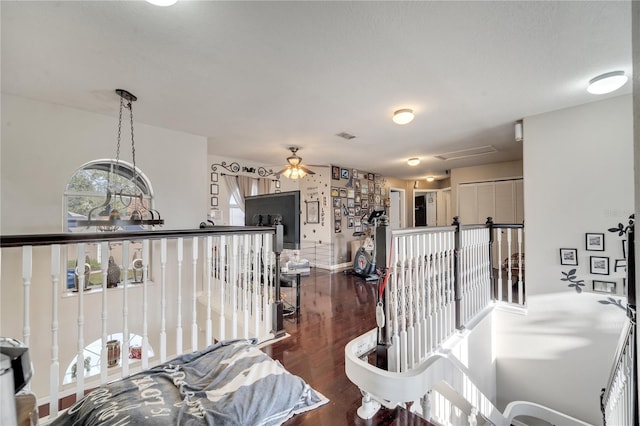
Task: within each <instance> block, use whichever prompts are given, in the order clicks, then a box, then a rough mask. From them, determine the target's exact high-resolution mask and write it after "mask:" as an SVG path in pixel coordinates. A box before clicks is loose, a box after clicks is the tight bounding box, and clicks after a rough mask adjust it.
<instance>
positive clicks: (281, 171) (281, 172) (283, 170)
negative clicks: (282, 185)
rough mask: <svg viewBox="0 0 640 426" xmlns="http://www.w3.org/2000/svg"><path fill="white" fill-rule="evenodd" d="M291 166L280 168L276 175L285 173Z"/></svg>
mask: <svg viewBox="0 0 640 426" xmlns="http://www.w3.org/2000/svg"><path fill="white" fill-rule="evenodd" d="M289 167H290V166H287V167H285V168H284V169H282V170H280V171H279V172H275V173H274V175H281V174H283V173H284V172H285V171H286V170H287V169H288V168H289Z"/></svg>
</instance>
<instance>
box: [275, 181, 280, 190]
mask: <svg viewBox="0 0 640 426" xmlns="http://www.w3.org/2000/svg"><path fill="white" fill-rule="evenodd" d="M275 185H276V189H280V181H279V180H276V182H275Z"/></svg>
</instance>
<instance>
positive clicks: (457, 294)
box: [451, 216, 464, 330]
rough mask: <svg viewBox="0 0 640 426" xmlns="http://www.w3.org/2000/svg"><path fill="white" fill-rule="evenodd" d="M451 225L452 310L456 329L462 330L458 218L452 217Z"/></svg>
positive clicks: (460, 242) (460, 243) (460, 244)
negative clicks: (452, 230)
mask: <svg viewBox="0 0 640 426" xmlns="http://www.w3.org/2000/svg"><path fill="white" fill-rule="evenodd" d="M451 225H452V226H455V227H456V231H455V248H454V250H453V254H454V256H453V284H454V286H453V298H454V303H455V308H454V310H455V313H456V329H458V330H462V329H464V324H462V283H461V280H460V276H461V275H462V272H461V268H462V265H461V263H460V251H461V247H462V237H461V235H460V226H461V225H460V218H459V217H458V216H454V217H453V223H452V224H451Z"/></svg>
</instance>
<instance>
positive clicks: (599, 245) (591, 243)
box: [585, 233, 604, 251]
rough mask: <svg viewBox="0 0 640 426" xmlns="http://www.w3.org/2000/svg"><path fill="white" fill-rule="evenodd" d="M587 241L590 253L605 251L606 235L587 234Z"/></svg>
mask: <svg viewBox="0 0 640 426" xmlns="http://www.w3.org/2000/svg"><path fill="white" fill-rule="evenodd" d="M585 240H586V242H585V243H586V249H587V250H588V251H604V234H593V233H587V234H586V237H585Z"/></svg>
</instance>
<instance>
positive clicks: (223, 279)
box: [218, 235, 229, 340]
mask: <svg viewBox="0 0 640 426" xmlns="http://www.w3.org/2000/svg"><path fill="white" fill-rule="evenodd" d="M227 244H228V242H227V237H226V236H225V235H222V236H221V237H220V249H219V250H218V252H219V253H220V263H219V265H220V275H219V277H220V278H219V280H220V299H219V301H218V312H219V313H220V314H219V319H220V320H219V322H220V329H219V331H218V339H219V340H225V339H226V333H225V331H226V328H227V325H226V322H225V312H224V307H225V300H224V298H225V288H226V286H227V281H228V277H229V275H228V274H229V270H228V268H229V264H228V262H227V256H228V255H227Z"/></svg>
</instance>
